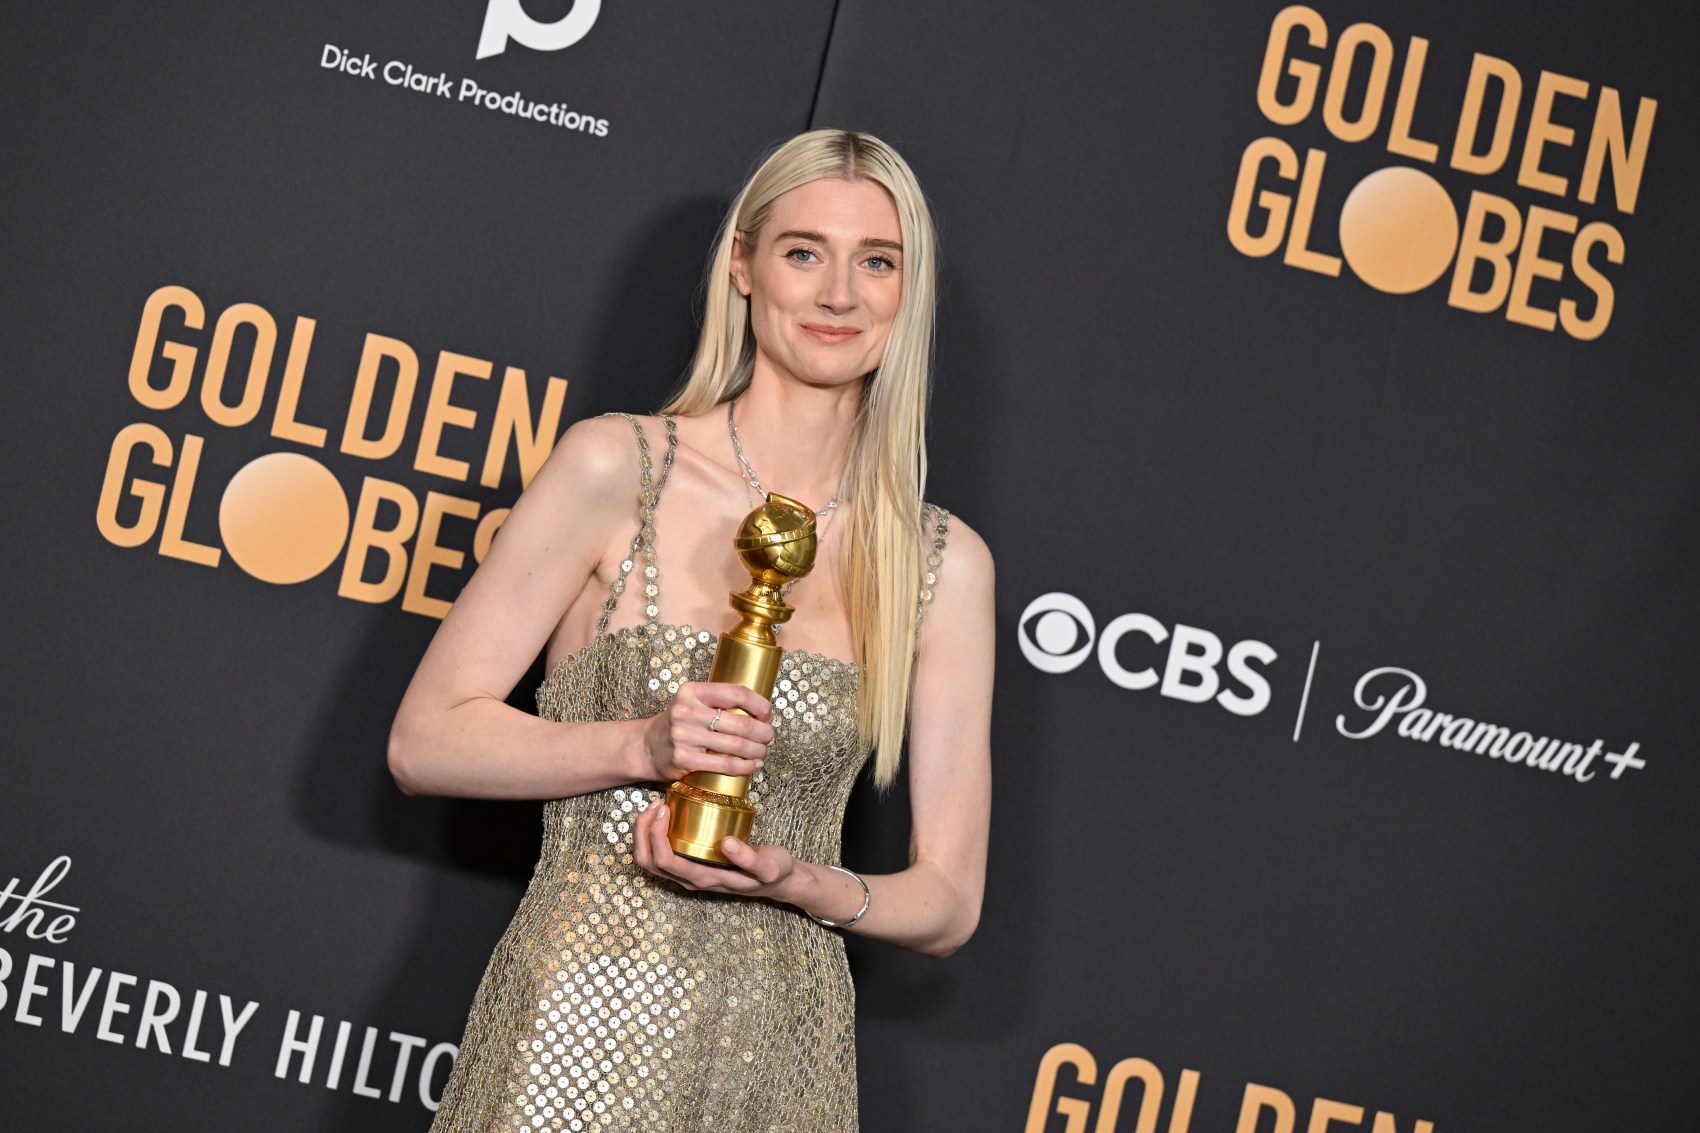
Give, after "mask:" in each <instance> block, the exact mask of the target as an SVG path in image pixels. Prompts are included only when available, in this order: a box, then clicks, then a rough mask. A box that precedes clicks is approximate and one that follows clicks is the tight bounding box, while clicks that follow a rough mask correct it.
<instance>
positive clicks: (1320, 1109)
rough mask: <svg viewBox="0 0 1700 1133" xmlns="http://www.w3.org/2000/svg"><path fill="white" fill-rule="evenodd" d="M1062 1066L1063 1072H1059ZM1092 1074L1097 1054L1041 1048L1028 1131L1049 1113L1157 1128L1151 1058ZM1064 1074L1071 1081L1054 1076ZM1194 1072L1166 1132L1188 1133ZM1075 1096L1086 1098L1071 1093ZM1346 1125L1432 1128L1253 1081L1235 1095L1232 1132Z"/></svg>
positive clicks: (1158, 1094)
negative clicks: (1236, 1113) (1236, 1110)
mask: <svg viewBox="0 0 1700 1133" xmlns="http://www.w3.org/2000/svg"><path fill="white" fill-rule="evenodd" d="M1065 1067H1066V1068H1067V1070H1068V1074H1067V1075H1065V1074H1064V1073H1063V1071H1064V1068H1065ZM1098 1074H1099V1070H1098V1060H1097V1058H1095V1057H1093V1054H1092V1052H1091V1051H1090V1050H1087V1049H1086V1048H1085V1047H1083V1046H1081V1045H1080V1044H1079V1043H1058V1044H1057V1045H1056V1046H1053V1047H1052V1048H1051V1049H1050V1050H1048V1051H1046V1052H1045V1054H1044V1057H1043V1058H1041V1059H1040V1060H1039V1073H1038V1074H1037V1075H1036V1076H1035V1078H1034V1080H1033V1099H1032V1101H1031V1102H1030V1103H1029V1104H1028V1107H1027V1126H1026V1133H1046V1131H1047V1130H1050V1129H1053V1128H1055V1122H1053V1121H1052V1118H1054V1117H1061V1118H1062V1119H1063V1124H1062V1133H1088V1131H1089V1130H1091V1131H1093V1133H1112V1131H1113V1130H1117V1129H1133V1130H1137V1133H1157V1128H1158V1123H1159V1122H1160V1121H1161V1120H1162V1117H1163V1109H1164V1106H1163V1102H1164V1093H1165V1088H1166V1085H1167V1084H1166V1083H1165V1082H1164V1080H1163V1072H1162V1071H1161V1070H1160V1069H1158V1068H1157V1066H1156V1064H1155V1063H1153V1062H1151V1061H1150V1060H1148V1059H1144V1058H1124V1059H1122V1060H1121V1061H1120V1062H1118V1063H1116V1064H1115V1065H1114V1066H1112V1067H1110V1068H1109V1069H1108V1070H1106V1071H1105V1072H1104V1075H1103V1082H1102V1083H1100V1082H1099V1080H1098ZM1065 1077H1072V1078H1073V1079H1074V1081H1073V1082H1072V1083H1069V1082H1066V1081H1060V1080H1059V1079H1063V1078H1065ZM1200 1078H1201V1075H1200V1074H1199V1072H1198V1071H1196V1070H1182V1071H1181V1072H1180V1076H1179V1078H1178V1079H1176V1081H1175V1083H1174V1097H1173V1098H1172V1100H1170V1101H1169V1104H1168V1113H1169V1122H1168V1133H1190V1131H1191V1129H1192V1108H1193V1102H1194V1101H1195V1100H1196V1099H1197V1097H1198V1089H1199V1081H1200ZM1130 1088H1131V1093H1130ZM1080 1094H1084V1095H1085V1096H1084V1097H1079V1096H1075V1095H1080ZM1124 1108H1125V1109H1126V1110H1127V1114H1128V1117H1127V1120H1126V1121H1124V1120H1123V1110H1124ZM1094 1115H1095V1116H1096V1117H1097V1121H1096V1122H1094V1121H1093V1120H1092V1119H1093V1117H1094ZM1348 1127H1350V1128H1353V1129H1359V1130H1362V1131H1363V1133H1434V1123H1433V1122H1432V1121H1426V1120H1422V1119H1417V1120H1414V1121H1411V1122H1410V1123H1408V1124H1407V1123H1406V1122H1403V1121H1401V1120H1399V1119H1398V1118H1397V1117H1395V1116H1394V1115H1393V1114H1391V1113H1389V1112H1387V1111H1386V1110H1377V1111H1375V1113H1374V1115H1373V1117H1372V1116H1371V1115H1370V1114H1369V1113H1368V1111H1366V1109H1365V1108H1364V1107H1363V1106H1361V1105H1355V1104H1353V1103H1351V1102H1342V1101H1334V1100H1332V1099H1329V1098H1315V1099H1313V1100H1312V1101H1311V1102H1310V1105H1309V1112H1308V1114H1307V1112H1306V1109H1305V1105H1304V1103H1303V1101H1294V1099H1293V1098H1292V1096H1291V1095H1289V1094H1288V1093H1287V1092H1286V1091H1284V1090H1278V1089H1276V1088H1275V1087H1273V1086H1260V1085H1258V1084H1257V1083H1256V1082H1247V1083H1246V1086H1245V1090H1244V1092H1243V1093H1241V1094H1240V1113H1239V1120H1238V1121H1237V1122H1236V1123H1235V1125H1234V1133H1300V1131H1304V1133H1345V1130H1346V1129H1347V1128H1348Z"/></svg>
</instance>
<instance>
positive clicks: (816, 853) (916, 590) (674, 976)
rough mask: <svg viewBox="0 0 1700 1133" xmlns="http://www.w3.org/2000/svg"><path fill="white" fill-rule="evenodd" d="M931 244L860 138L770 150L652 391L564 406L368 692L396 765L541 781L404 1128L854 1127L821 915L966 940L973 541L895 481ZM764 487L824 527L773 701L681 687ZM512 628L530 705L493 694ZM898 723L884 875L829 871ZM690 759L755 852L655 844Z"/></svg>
mask: <svg viewBox="0 0 1700 1133" xmlns="http://www.w3.org/2000/svg"><path fill="white" fill-rule="evenodd" d="M934 265H935V255H934V241H933V232H932V224H931V219H930V217H929V216H928V213H927V211H926V206H925V202H924V200H923V199H922V196H921V193H920V190H919V188H918V186H917V185H916V183H915V180H914V177H913V174H912V173H911V172H910V171H909V168H908V166H907V165H906V164H905V163H904V162H903V160H902V158H900V157H899V156H898V155H897V154H896V153H895V152H893V151H892V150H891V149H890V148H889V147H887V146H886V145H884V144H883V143H882V142H880V141H878V140H877V139H875V138H872V137H869V136H867V135H862V134H853V133H846V132H843V131H836V130H821V131H815V132H813V133H809V134H804V135H802V136H800V137H798V138H794V139H792V140H791V141H790V142H787V143H786V144H785V145H783V146H781V147H780V148H779V149H778V150H777V151H775V152H774V154H773V155H772V156H771V157H769V158H768V159H767V161H766V162H764V163H763V164H762V166H761V167H760V168H759V169H758V170H757V171H756V173H755V174H754V176H753V177H752V178H751V180H750V182H749V184H747V185H746V186H745V188H744V190H743V192H742V193H741V194H740V195H739V197H738V199H737V201H736V202H734V204H733V206H732V209H731V211H730V214H729V215H728V217H727V221H726V224H725V225H724V227H723V229H722V231H721V233H720V236H719V238H718V242H717V246H716V250H715V253H714V257H713V260H712V262H711V265H710V269H709V279H708V299H707V311H706V317H705V320H704V326H703V331H702V336H701V339H700V342H699V344H698V348H697V353H696V357H695V360H694V361H693V364H692V367H691V371H690V374H689V377H688V378H687V380H686V382H685V385H684V387H683V389H682V391H681V392H680V394H679V395H678V396H677V397H676V398H675V399H674V401H673V402H672V404H670V405H669V406H668V407H667V409H666V410H665V411H664V412H663V415H662V416H661V417H660V418H659V419H657V418H647V419H642V420H639V419H636V418H626V419H622V418H621V417H619V416H611V417H605V418H600V419H597V420H591V421H584V422H580V423H579V424H577V425H575V426H573V427H572V428H571V429H570V430H568V432H567V433H566V435H565V436H564V437H563V438H562V440H561V442H560V444H559V445H558V446H557V447H556V449H555V451H554V453H553V455H552V456H551V457H550V459H549V460H548V461H547V462H546V464H545V466H544V468H543V469H542V470H541V471H540V472H539V473H538V475H537V478H536V479H535V481H534V482H533V483H532V484H531V485H530V486H529V488H528V489H527V490H526V492H525V494H524V496H523V497H522V498H521V499H520V501H519V502H518V504H516V505H515V507H514V509H513V513H512V514H511V515H510V517H509V518H508V520H507V523H506V524H505V526H504V527H503V529H502V533H501V537H500V538H498V539H497V540H496V541H495V544H494V545H493V547H492V548H491V551H490V554H489V556H488V557H487V558H486V559H485V561H484V563H483V565H482V566H481V567H480V568H479V570H478V572H477V574H476V575H475V576H474V577H473V578H472V580H471V581H470V582H469V583H468V584H467V586H466V589H465V590H464V591H463V592H462V594H461V596H460V598H459V600H458V601H457V602H456V603H455V605H454V608H453V610H452V611H451V612H450V614H449V616H448V617H447V618H445V619H444V621H443V624H442V627H441V629H440V630H439V631H438V633H437V635H436V638H435V639H434V640H433V641H432V643H431V646H430V648H429V650H427V652H426V654H425V657H424V659H423V660H422V661H421V662H420V666H419V671H418V673H417V674H416V675H415V677H414V679H413V683H412V684H411V686H410V687H409V688H408V691H407V695H406V697H405V698H404V699H403V701H402V705H401V708H400V711H399V712H398V713H397V716H396V721H395V727H394V731H393V734H392V737H391V744H390V767H391V769H392V771H393V772H394V774H395V777H396V780H397V782H398V783H399V784H400V785H401V787H402V789H403V790H405V791H407V792H408V793H410V794H442V795H458V796H471V797H480V798H542V799H551V800H555V801H553V802H551V803H549V805H548V807H547V809H546V811H545V819H544V825H545V829H544V840H543V854H542V859H541V861H540V862H539V863H538V867H537V872H536V874H535V875H534V877H533V879H532V883H531V886H530V888H529V889H528V891H527V893H526V896H525V899H524V901H523V902H522V904H521V906H520V909H519V912H518V914H517V915H516V916H515V918H514V922H513V924H512V925H510V927H509V929H508V931H507V933H506V934H505V935H504V937H503V938H502V941H501V943H500V944H499V945H498V946H497V948H496V952H495V954H494V956H492V958H491V960H490V966H489V969H488V971H487V972H486V974H485V977H484V981H483V983H482V985H481V986H480V988H479V991H478V995H477V998H476V999H475V1001H474V1003H473V1008H472V1015H471V1018H470V1020H469V1022H468V1024H467V1030H466V1037H465V1039H464V1041H463V1044H462V1048H461V1054H460V1058H459V1060H458V1062H457V1064H456V1067H455V1071H454V1073H453V1075H452V1076H451V1078H450V1081H449V1084H448V1086H447V1087H446V1088H445V1091H444V1097H443V1103H442V1105H441V1108H440V1109H439V1111H438V1114H437V1122H436V1125H435V1126H434V1127H433V1128H437V1129H445V1130H487V1129H533V1128H542V1129H568V1130H597V1131H603V1130H614V1129H622V1130H624V1129H643V1130H655V1131H661V1130H666V1131H669V1133H682V1131H686V1130H699V1129H700V1130H708V1129H714V1130H722V1129H723V1130H740V1131H741V1130H762V1131H764V1133H765V1131H769V1130H774V1131H778V1130H797V1131H799V1133H800V1131H802V1130H811V1131H813V1130H853V1129H855V1128H856V1081H855V1046H854V1032H853V1019H852V1016H853V1010H854V996H853V991H852V989H851V986H850V980H849V974H848V970H847V968H846V965H845V960H844V948H843V941H842V939H841V937H840V936H839V935H838V931H835V930H843V931H854V932H857V933H860V934H862V935H864V936H870V937H874V938H876V939H879V940H886V941H890V942H892V943H894V944H898V945H901V946H903V947H906V948H911V949H915V950H917V951H921V952H925V953H929V954H932V955H937V956H944V955H948V954H949V953H950V952H952V951H954V950H955V949H956V948H957V947H959V946H960V945H961V944H962V943H963V942H964V941H965V940H967V939H968V937H969V935H970V934H971V933H972V932H973V931H974V927H975V924H976V922H977V921H978V917H979V909H980V899H981V891H982V888H983V884H984V876H985V856H986V831H987V824H988V820H989V811H990V754H989V722H990V711H991V684H992V650H993V642H992V621H993V617H992V563H991V557H990V555H989V553H988V552H987V550H986V547H985V544H984V543H983V542H981V541H980V539H979V538H978V537H977V536H976V535H974V533H973V532H971V531H970V530H969V529H968V527H967V526H966V525H965V524H963V523H962V522H961V521H960V520H954V519H953V518H952V517H950V516H948V515H947V514H946V513H944V512H943V511H941V510H939V509H935V508H931V507H928V506H924V505H923V504H922V502H921V491H922V488H923V485H924V479H925V475H926V455H925V447H924V438H923V428H922V426H923V417H924V412H925V406H926V396H927V381H928V372H927V367H928V360H929V354H930V348H931V339H932V329H933V296H934V274H935V266H934ZM769 489H771V490H773V491H775V492H780V493H783V494H785V495H787V496H790V497H792V498H793V499H798V500H801V501H803V502H805V503H806V504H808V505H809V506H810V507H812V508H818V518H817V528H818V531H819V534H820V550H819V555H818V557H817V560H816V566H815V569H814V571H813V572H812V573H811V574H810V575H809V576H808V577H806V578H804V579H803V580H801V581H800V582H799V583H797V584H796V585H795V586H794V588H793V589H792V590H791V591H790V592H789V595H788V602H789V604H790V605H791V606H792V607H793V608H794V609H795V610H796V613H795V614H794V615H793V617H792V618H791V620H790V621H789V622H788V623H787V624H786V625H785V626H784V627H783V630H782V633H781V636H780V644H781V645H782V646H784V647H785V650H786V652H785V658H784V661H783V664H782V666H781V670H780V676H779V681H778V685H777V687H776V689H775V693H774V700H773V702H772V703H769V702H768V701H767V700H764V699H763V698H761V697H759V696H757V695H755V694H754V693H752V692H750V691H749V690H747V689H744V688H741V687H739V686H736V685H727V684H714V683H709V682H708V681H707V680H706V676H707V674H708V667H709V661H710V659H711V657H712V653H713V648H714V644H713V643H714V633H715V632H718V631H719V630H721V629H724V628H726V627H728V626H729V625H730V623H731V622H732V620H733V616H732V614H731V612H730V610H729V609H728V607H727V604H726V596H727V594H728V593H729V592H731V591H736V590H742V589H744V588H745V587H746V586H747V585H748V584H749V575H748V573H747V572H746V571H745V570H744V569H743V568H742V567H741V566H740V565H739V563H738V561H737V558H736V556H735V555H734V554H733V551H732V546H731V536H732V533H733V532H734V531H735V530H736V528H737V525H738V523H739V521H740V520H741V519H742V517H743V516H744V515H745V514H746V513H747V512H748V511H749V510H750V509H751V507H752V506H754V505H755V504H759V503H760V502H761V496H762V494H763V493H764V492H765V491H766V490H769ZM634 502H635V503H636V507H635V508H634ZM947 547H948V554H946V550H947ZM539 651H542V652H543V653H544V654H545V656H546V660H547V663H548V666H549V670H548V674H549V675H548V677H547V679H546V680H545V681H544V683H543V685H542V687H541V688H540V689H539V691H538V705H539V709H540V712H541V715H540V716H530V715H528V714H526V713H523V712H520V711H517V710H515V709H512V708H510V707H508V706H507V705H506V704H505V703H504V700H505V698H506V696H507V694H508V693H509V692H510V690H511V689H512V688H513V686H514V685H515V683H516V682H517V681H518V680H519V679H520V677H521V676H522V675H523V674H524V672H525V671H526V669H527V667H528V666H529V665H530V663H531V661H532V660H533V659H534V658H535V657H536V656H537V655H538V653H539ZM733 709H738V710H741V711H739V712H734V711H732V710H733ZM905 729H907V735H908V741H909V753H910V754H909V782H910V798H911V806H912V816H911V817H912V827H913V837H912V841H911V855H910V858H911V860H910V864H909V866H908V868H906V869H904V870H902V871H901V872H898V873H894V874H889V875H885V876H869V877H859V876H857V875H856V874H854V873H852V872H850V871H849V870H845V869H842V868H841V867H839V866H838V865H837V862H838V852H839V837H840V832H841V828H842V823H843V814H844V804H845V801H846V799H847V797H848V795H849V792H850V788H851V785H852V783H853V782H854V780H855V778H856V776H857V775H858V773H859V772H860V769H861V767H862V766H863V763H864V760H865V759H866V758H867V756H868V753H869V751H870V750H872V751H873V752H874V758H875V778H876V780H877V781H878V782H879V783H880V784H881V785H885V784H889V783H890V782H891V781H892V779H893V777H894V776H895V774H896V771H897V764H898V755H899V752H900V749H901V747H902V741H903V738H904V734H905ZM692 771H716V772H722V773H729V774H738V775H745V774H747V775H752V776H753V779H752V791H751V798H752V801H754V802H755V803H756V804H757V806H758V808H759V811H760V813H759V816H758V818H757V821H756V829H755V836H756V838H757V839H759V843H760V844H756V845H751V844H746V843H743V842H739V841H737V840H735V839H727V840H726V841H725V843H724V844H723V846H722V850H723V852H724V853H725V854H726V855H727V857H728V858H730V859H731V861H732V862H733V863H734V866H735V868H731V869H722V868H715V867H711V866H707V865H702V864H699V863H697V862H694V861H690V860H687V859H683V858H680V857H677V856H676V855H674V854H673V853H672V851H671V849H670V848H669V846H668V843H667V840H666V826H667V816H666V813H665V811H666V807H665V805H664V804H663V801H662V796H661V795H660V790H661V789H663V788H664V787H665V785H666V784H667V783H669V782H671V781H673V780H676V779H679V778H681V777H682V776H684V775H685V774H687V773H689V772H692Z"/></svg>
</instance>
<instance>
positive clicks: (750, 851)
mask: <svg viewBox="0 0 1700 1133" xmlns="http://www.w3.org/2000/svg"><path fill="white" fill-rule="evenodd" d="M720 852H721V853H723V854H725V855H726V857H727V858H728V859H730V861H731V862H732V864H733V865H735V866H737V867H738V868H739V869H741V870H743V871H744V872H745V873H747V874H749V875H750V876H751V877H753V878H755V879H756V880H757V881H759V882H761V883H762V884H764V885H765V884H767V883H768V882H770V881H772V880H773V878H772V877H770V876H768V875H769V874H770V873H773V872H774V871H773V870H772V869H771V863H769V862H768V861H767V860H766V859H765V858H763V857H762V856H761V854H760V853H758V852H757V851H756V849H755V847H754V846H751V845H750V844H749V843H748V842H742V841H739V840H738V839H737V838H732V837H726V838H722V839H721V840H720Z"/></svg>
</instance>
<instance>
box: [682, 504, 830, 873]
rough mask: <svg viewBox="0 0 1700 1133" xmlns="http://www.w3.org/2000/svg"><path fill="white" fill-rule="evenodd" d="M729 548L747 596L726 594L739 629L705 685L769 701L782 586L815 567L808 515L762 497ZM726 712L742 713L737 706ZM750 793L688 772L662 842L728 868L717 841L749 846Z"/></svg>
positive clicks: (786, 609) (724, 642) (724, 639)
mask: <svg viewBox="0 0 1700 1133" xmlns="http://www.w3.org/2000/svg"><path fill="white" fill-rule="evenodd" d="M732 545H733V546H734V547H736V548H737V551H738V558H739V559H740V560H742V561H743V564H744V567H745V569H746V570H748V571H749V572H750V578H751V581H750V586H749V589H748V590H745V591H744V592H743V593H741V594H733V595H732V596H731V605H732V609H734V610H735V611H737V613H738V615H739V616H738V624H737V625H735V626H733V627H732V628H731V629H729V630H727V631H726V632H725V633H723V634H721V635H720V643H719V645H718V646H716V647H715V650H714V667H713V669H712V670H710V672H709V677H708V679H709V680H711V681H719V682H723V683H726V684H735V685H743V686H744V687H745V688H747V689H751V690H753V691H754V692H755V693H757V694H758V695H760V696H763V697H769V698H771V697H772V696H773V682H774V680H775V679H776V678H777V677H778V676H779V661H780V658H781V657H782V656H783V655H784V650H782V649H780V648H779V645H778V643H777V642H776V641H775V640H774V633H773V627H774V626H776V625H779V624H781V623H783V622H785V621H787V620H788V619H789V618H790V617H791V614H792V612H793V611H792V609H791V607H790V606H787V605H786V604H785V594H784V590H785V588H786V587H787V586H789V585H791V583H793V582H795V581H797V580H798V579H799V578H802V577H803V576H804V575H806V574H808V573H809V571H810V570H811V569H813V567H814V565H815V513H814V512H812V511H810V510H809V509H808V508H807V507H804V506H803V505H802V504H800V503H798V502H797V501H796V500H793V499H788V498H786V497H785V496H781V495H779V494H777V493H774V492H769V493H768V496H767V502H766V503H765V504H763V505H762V506H760V507H758V508H756V510H754V511H752V512H751V513H750V514H749V515H746V516H745V517H744V521H743V522H742V523H740V524H739V525H738V534H737V536H736V537H735V538H734V539H733V540H732ZM726 711H727V712H737V713H739V714H740V715H747V713H744V712H743V711H742V710H741V709H738V708H728V709H726ZM749 793H750V777H749V776H748V775H719V774H716V773H715V772H712V771H693V772H691V773H690V774H689V775H686V776H685V777H684V778H683V779H681V780H679V781H678V782H677V783H674V784H673V785H672V786H671V787H669V788H668V790H667V809H668V821H667V840H668V841H669V842H671V843H672V844H673V852H674V853H675V854H678V855H679V856H680V857H685V858H691V859H692V860H694V861H699V862H707V863H708V864H709V865H722V866H724V865H731V864H732V863H731V862H730V861H729V860H727V857H726V855H725V854H723V853H721V852H720V842H721V839H723V838H728V837H730V838H737V839H739V840H740V841H745V842H747V841H749V838H750V827H751V825H752V824H753V823H754V822H755V817H756V808H755V807H754V806H752V805H751V804H750V801H749V799H748V797H747V796H748V795H749Z"/></svg>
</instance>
